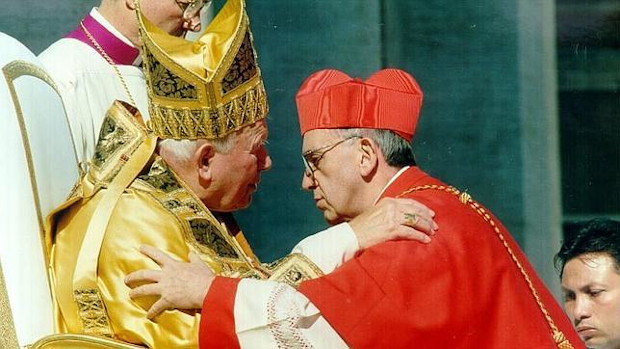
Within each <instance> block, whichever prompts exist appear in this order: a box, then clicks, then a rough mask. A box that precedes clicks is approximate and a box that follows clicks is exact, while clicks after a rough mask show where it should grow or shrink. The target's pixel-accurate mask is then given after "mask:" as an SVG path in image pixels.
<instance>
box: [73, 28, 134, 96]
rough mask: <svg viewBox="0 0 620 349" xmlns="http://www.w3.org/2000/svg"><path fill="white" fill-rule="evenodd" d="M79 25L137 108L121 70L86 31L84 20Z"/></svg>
mask: <svg viewBox="0 0 620 349" xmlns="http://www.w3.org/2000/svg"><path fill="white" fill-rule="evenodd" d="M80 27H82V30H83V31H84V34H86V36H87V37H88V39H89V40H90V42H91V43H92V44H93V45H94V46H95V48H96V49H97V51H99V53H100V54H101V56H103V58H104V59H105V60H106V61H107V62H108V64H110V66H112V69H114V72H115V73H116V76H118V78H119V80H120V81H121V84H122V85H123V88H124V89H125V93H126V94H127V97H129V101H130V102H131V104H132V105H133V106H134V107H136V108H137V107H138V105H137V104H136V101H135V100H134V99H133V96H132V95H131V92H129V86H128V85H127V82H126V81H125V78H123V74H121V71H120V70H119V69H118V67H117V66H116V64H114V61H112V58H110V56H108V54H107V53H106V52H105V50H104V49H103V47H101V45H99V43H98V42H97V40H95V38H94V37H93V36H92V34H91V33H90V32H89V31H88V29H86V26H84V21H81V22H80Z"/></svg>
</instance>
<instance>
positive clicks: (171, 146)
mask: <svg viewBox="0 0 620 349" xmlns="http://www.w3.org/2000/svg"><path fill="white" fill-rule="evenodd" d="M235 135H236V133H231V134H229V135H227V136H226V137H224V138H221V139H209V140H204V139H194V140H190V139H180V140H177V139H162V140H160V141H159V142H158V143H157V145H158V147H159V149H160V151H161V150H164V151H167V152H169V153H171V154H173V155H174V157H175V158H177V159H178V160H181V161H188V160H190V159H191V158H192V156H193V155H194V153H195V152H196V150H197V149H198V147H200V146H201V145H202V144H203V143H204V142H209V143H211V144H212V145H213V146H214V147H215V151H217V152H218V153H222V154H226V153H228V152H229V151H230V149H231V148H232V146H233V144H234V143H235V139H236V136H235Z"/></svg>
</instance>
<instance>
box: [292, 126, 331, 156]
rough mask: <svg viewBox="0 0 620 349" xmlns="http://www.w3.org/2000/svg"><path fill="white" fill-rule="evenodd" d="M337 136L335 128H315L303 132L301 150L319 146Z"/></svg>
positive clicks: (304, 150) (305, 150)
mask: <svg viewBox="0 0 620 349" xmlns="http://www.w3.org/2000/svg"><path fill="white" fill-rule="evenodd" d="M337 138H338V130H336V129H315V130H310V131H308V132H306V133H304V136H303V138H302V145H301V150H302V152H303V153H305V152H307V151H309V150H313V149H317V148H320V147H322V146H325V145H327V144H329V143H330V142H332V141H333V140H335V139H337Z"/></svg>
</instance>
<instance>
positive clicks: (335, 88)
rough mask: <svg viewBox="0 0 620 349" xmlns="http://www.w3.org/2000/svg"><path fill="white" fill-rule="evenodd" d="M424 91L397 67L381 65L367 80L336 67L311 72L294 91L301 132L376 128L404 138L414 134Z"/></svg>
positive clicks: (409, 139) (408, 139) (409, 137)
mask: <svg viewBox="0 0 620 349" xmlns="http://www.w3.org/2000/svg"><path fill="white" fill-rule="evenodd" d="M422 100H423V93H422V89H421V88H420V86H419V85H418V83H417V81H416V80H415V79H414V78H413V76H411V75H410V74H409V73H407V72H405V71H403V70H400V69H383V70H380V71H378V72H376V73H374V74H373V75H372V76H370V77H369V78H368V79H366V80H361V79H359V78H351V77H350V76H349V75H347V74H345V73H343V72H341V71H339V70H335V69H324V70H320V71H318V72H316V73H314V74H312V75H310V76H309V77H308V78H307V79H306V80H305V81H304V82H303V84H302V85H301V87H300V89H299V91H298V92H297V96H296V101H297V109H298V112H299V124H300V128H301V134H302V135H303V134H304V133H306V132H307V131H310V130H313V129H326V128H375V129H387V130H391V131H394V132H396V133H397V134H399V135H400V136H401V137H403V138H405V139H406V140H407V141H411V139H412V138H413V135H414V134H415V130H416V126H417V121H418V118H419V115H420V109H421V107H422Z"/></svg>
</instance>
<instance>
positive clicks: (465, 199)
mask: <svg viewBox="0 0 620 349" xmlns="http://www.w3.org/2000/svg"><path fill="white" fill-rule="evenodd" d="M422 190H439V191H445V192H447V193H449V194H453V195H455V196H457V197H458V199H459V201H460V202H461V203H463V204H464V205H467V206H469V207H471V208H472V209H473V210H474V211H476V212H477V213H478V214H479V215H480V216H481V217H482V218H483V219H484V220H485V221H486V222H487V223H489V225H490V226H491V227H492V228H493V230H494V231H495V234H497V237H498V238H499V240H500V241H501V242H502V244H503V245H504V247H505V248H506V251H508V254H509V255H510V257H511V258H512V260H513V261H514V263H515V264H516V265H517V268H518V269H519V271H520V272H521V275H523V278H524V279H525V282H526V283H527V286H528V287H529V289H530V292H531V293H532V296H534V299H535V300H536V303H537V304H538V308H539V309H540V311H541V312H542V314H543V315H544V317H545V319H546V320H547V323H548V324H549V327H550V328H551V336H552V337H553V340H554V341H555V344H556V345H557V347H558V348H559V349H573V345H572V344H571V343H570V342H569V341H568V339H566V336H564V333H562V331H560V330H559V329H558V328H557V326H556V325H555V322H554V321H553V319H552V318H551V315H549V312H548V311H547V308H546V307H545V305H544V304H543V303H542V301H541V300H540V296H539V294H538V291H536V288H535V287H534V284H533V283H532V280H531V279H530V276H529V274H528V273H527V271H526V270H525V269H524V268H523V265H522V264H521V262H520V261H519V259H518V258H517V256H516V255H515V254H514V252H513V251H512V248H510V246H509V245H508V242H507V241H506V238H504V234H502V232H501V231H500V229H499V227H498V226H497V224H496V223H495V221H494V220H493V219H492V218H491V215H489V214H488V213H487V212H486V210H485V209H484V208H483V207H482V206H481V205H480V204H479V203H477V202H476V201H474V200H473V199H472V197H471V195H469V194H468V193H466V192H460V191H459V190H458V189H456V188H454V187H451V186H445V185H435V184H433V185H430V184H427V185H420V186H416V187H413V188H409V189H407V190H405V191H404V192H402V193H400V194H399V195H397V196H396V197H397V198H398V197H403V196H405V195H407V194H411V193H413V192H416V191H422Z"/></svg>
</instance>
